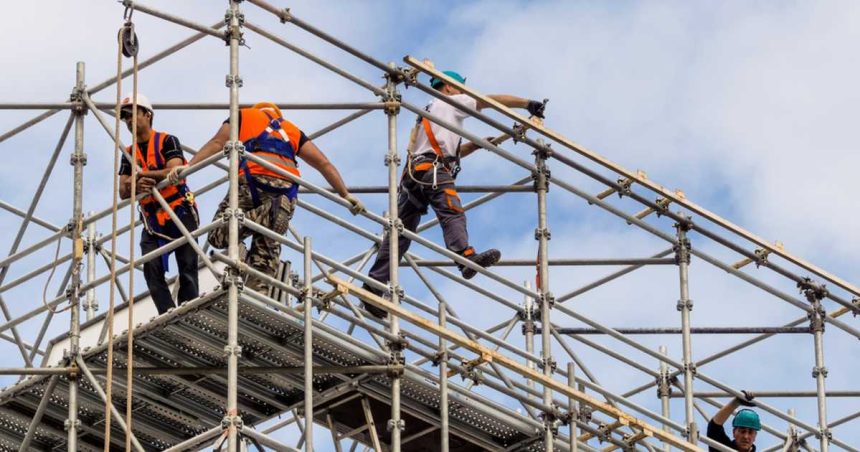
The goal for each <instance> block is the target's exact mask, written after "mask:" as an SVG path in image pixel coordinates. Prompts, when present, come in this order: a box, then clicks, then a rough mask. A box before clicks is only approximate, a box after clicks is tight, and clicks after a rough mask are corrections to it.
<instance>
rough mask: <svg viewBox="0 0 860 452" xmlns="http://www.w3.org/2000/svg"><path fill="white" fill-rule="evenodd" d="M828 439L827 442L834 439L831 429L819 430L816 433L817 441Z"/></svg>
mask: <svg viewBox="0 0 860 452" xmlns="http://www.w3.org/2000/svg"><path fill="white" fill-rule="evenodd" d="M822 437H823V438H827V441H830V440H832V439H833V432H831V431H830V429H829V428H819V429H818V430H817V431H815V439H821V438H822Z"/></svg>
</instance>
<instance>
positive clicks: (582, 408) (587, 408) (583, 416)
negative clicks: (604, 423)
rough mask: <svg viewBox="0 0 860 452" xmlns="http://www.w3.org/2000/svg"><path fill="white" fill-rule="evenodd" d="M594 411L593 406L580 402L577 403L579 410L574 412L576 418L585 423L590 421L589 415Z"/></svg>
mask: <svg viewBox="0 0 860 452" xmlns="http://www.w3.org/2000/svg"><path fill="white" fill-rule="evenodd" d="M593 413H594V407H593V406H591V405H589V404H587V403H585V402H582V403H580V404H579V410H578V411H577V412H576V420H578V421H579V422H582V423H583V424H587V423H589V422H591V415H592V414H593Z"/></svg>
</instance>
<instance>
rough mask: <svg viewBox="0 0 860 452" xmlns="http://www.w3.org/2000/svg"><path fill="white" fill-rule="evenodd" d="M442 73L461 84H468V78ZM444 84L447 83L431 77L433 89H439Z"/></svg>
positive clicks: (450, 72) (449, 72)
mask: <svg viewBox="0 0 860 452" xmlns="http://www.w3.org/2000/svg"><path fill="white" fill-rule="evenodd" d="M442 73H443V74H445V75H447V76H448V77H451V78H452V79H454V80H456V81H457V82H459V83H466V77H463V76H462V75H460V74H458V73H457V72H454V71H443V72H442ZM443 83H445V81H444V80H442V79H439V78H436V77H430V86H432V87H433V88H438V87H439V86H440V85H442V84H443Z"/></svg>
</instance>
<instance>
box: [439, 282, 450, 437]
mask: <svg viewBox="0 0 860 452" xmlns="http://www.w3.org/2000/svg"><path fill="white" fill-rule="evenodd" d="M446 309H447V304H446V303H445V300H442V299H440V300H439V326H441V327H442V328H446V323H447V317H446V314H447V313H446V312H445V310H446ZM438 359H439V394H440V395H439V418H440V434H441V435H442V437H441V441H440V442H439V450H441V451H442V452H448V447H449V445H448V430H449V427H448V341H446V340H445V338H444V337H442V336H439V355H438Z"/></svg>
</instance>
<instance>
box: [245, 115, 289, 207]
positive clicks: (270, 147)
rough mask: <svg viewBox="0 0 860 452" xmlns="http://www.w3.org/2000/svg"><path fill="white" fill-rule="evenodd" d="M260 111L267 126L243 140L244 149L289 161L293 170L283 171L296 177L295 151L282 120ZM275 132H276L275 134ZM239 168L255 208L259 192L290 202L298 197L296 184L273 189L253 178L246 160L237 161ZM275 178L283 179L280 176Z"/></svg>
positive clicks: (273, 187)
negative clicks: (255, 134)
mask: <svg viewBox="0 0 860 452" xmlns="http://www.w3.org/2000/svg"><path fill="white" fill-rule="evenodd" d="M260 111H262V112H263V113H264V114H265V115H266V116H267V117H268V118H269V125H268V126H267V127H266V128H265V129H264V130H263V131H262V132H260V134H259V135H257V136H256V137H253V138H250V139H248V140H245V141H244V142H243V144H244V145H245V149H246V150H248V152H252V153H263V154H266V153H268V154H276V155H278V156H280V157H283V158H286V159H289V160H290V161H291V162H292V163H293V165H294V168H290V167H285V168H283V169H285V170H287V171H289V172H291V173H293V174H295V175H297V176H298V175H299V171H298V162H297V161H296V149H294V148H293V145H292V142H291V141H290V138H289V136H287V133H286V132H285V131H284V129H283V127H282V126H281V123H282V122H283V121H284V120H283V118H278V117H275V116H274V115H272V114H271V113H270V112H268V111H266V110H260ZM275 132H277V134H276V133H275ZM261 157H263V158H264V159H265V158H266V157H265V155H263V156H261ZM267 160H270V159H267ZM273 163H274V162H273ZM277 166H280V165H277ZM239 168H240V170H241V171H240V173H244V175H245V181H246V182H247V183H248V189H249V191H250V192H251V201H252V202H253V203H254V207H255V208H256V207H259V206H260V205H261V204H262V202H261V201H260V193H259V190H264V191H267V192H269V193H276V194H279V195H285V196H287V198H288V199H289V200H290V201H293V200H295V199H296V197H297V196H298V193H299V185H298V184H296V183H292V184H291V185H290V186H289V187H275V186H272V185H269V184H267V183H265V182H262V181H261V180H260V179H258V178H256V177H254V175H253V174H252V171H251V168H249V166H248V160H247V159H246V158H242V159H240V160H239ZM277 177H280V178H282V179H283V177H281V176H277Z"/></svg>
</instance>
